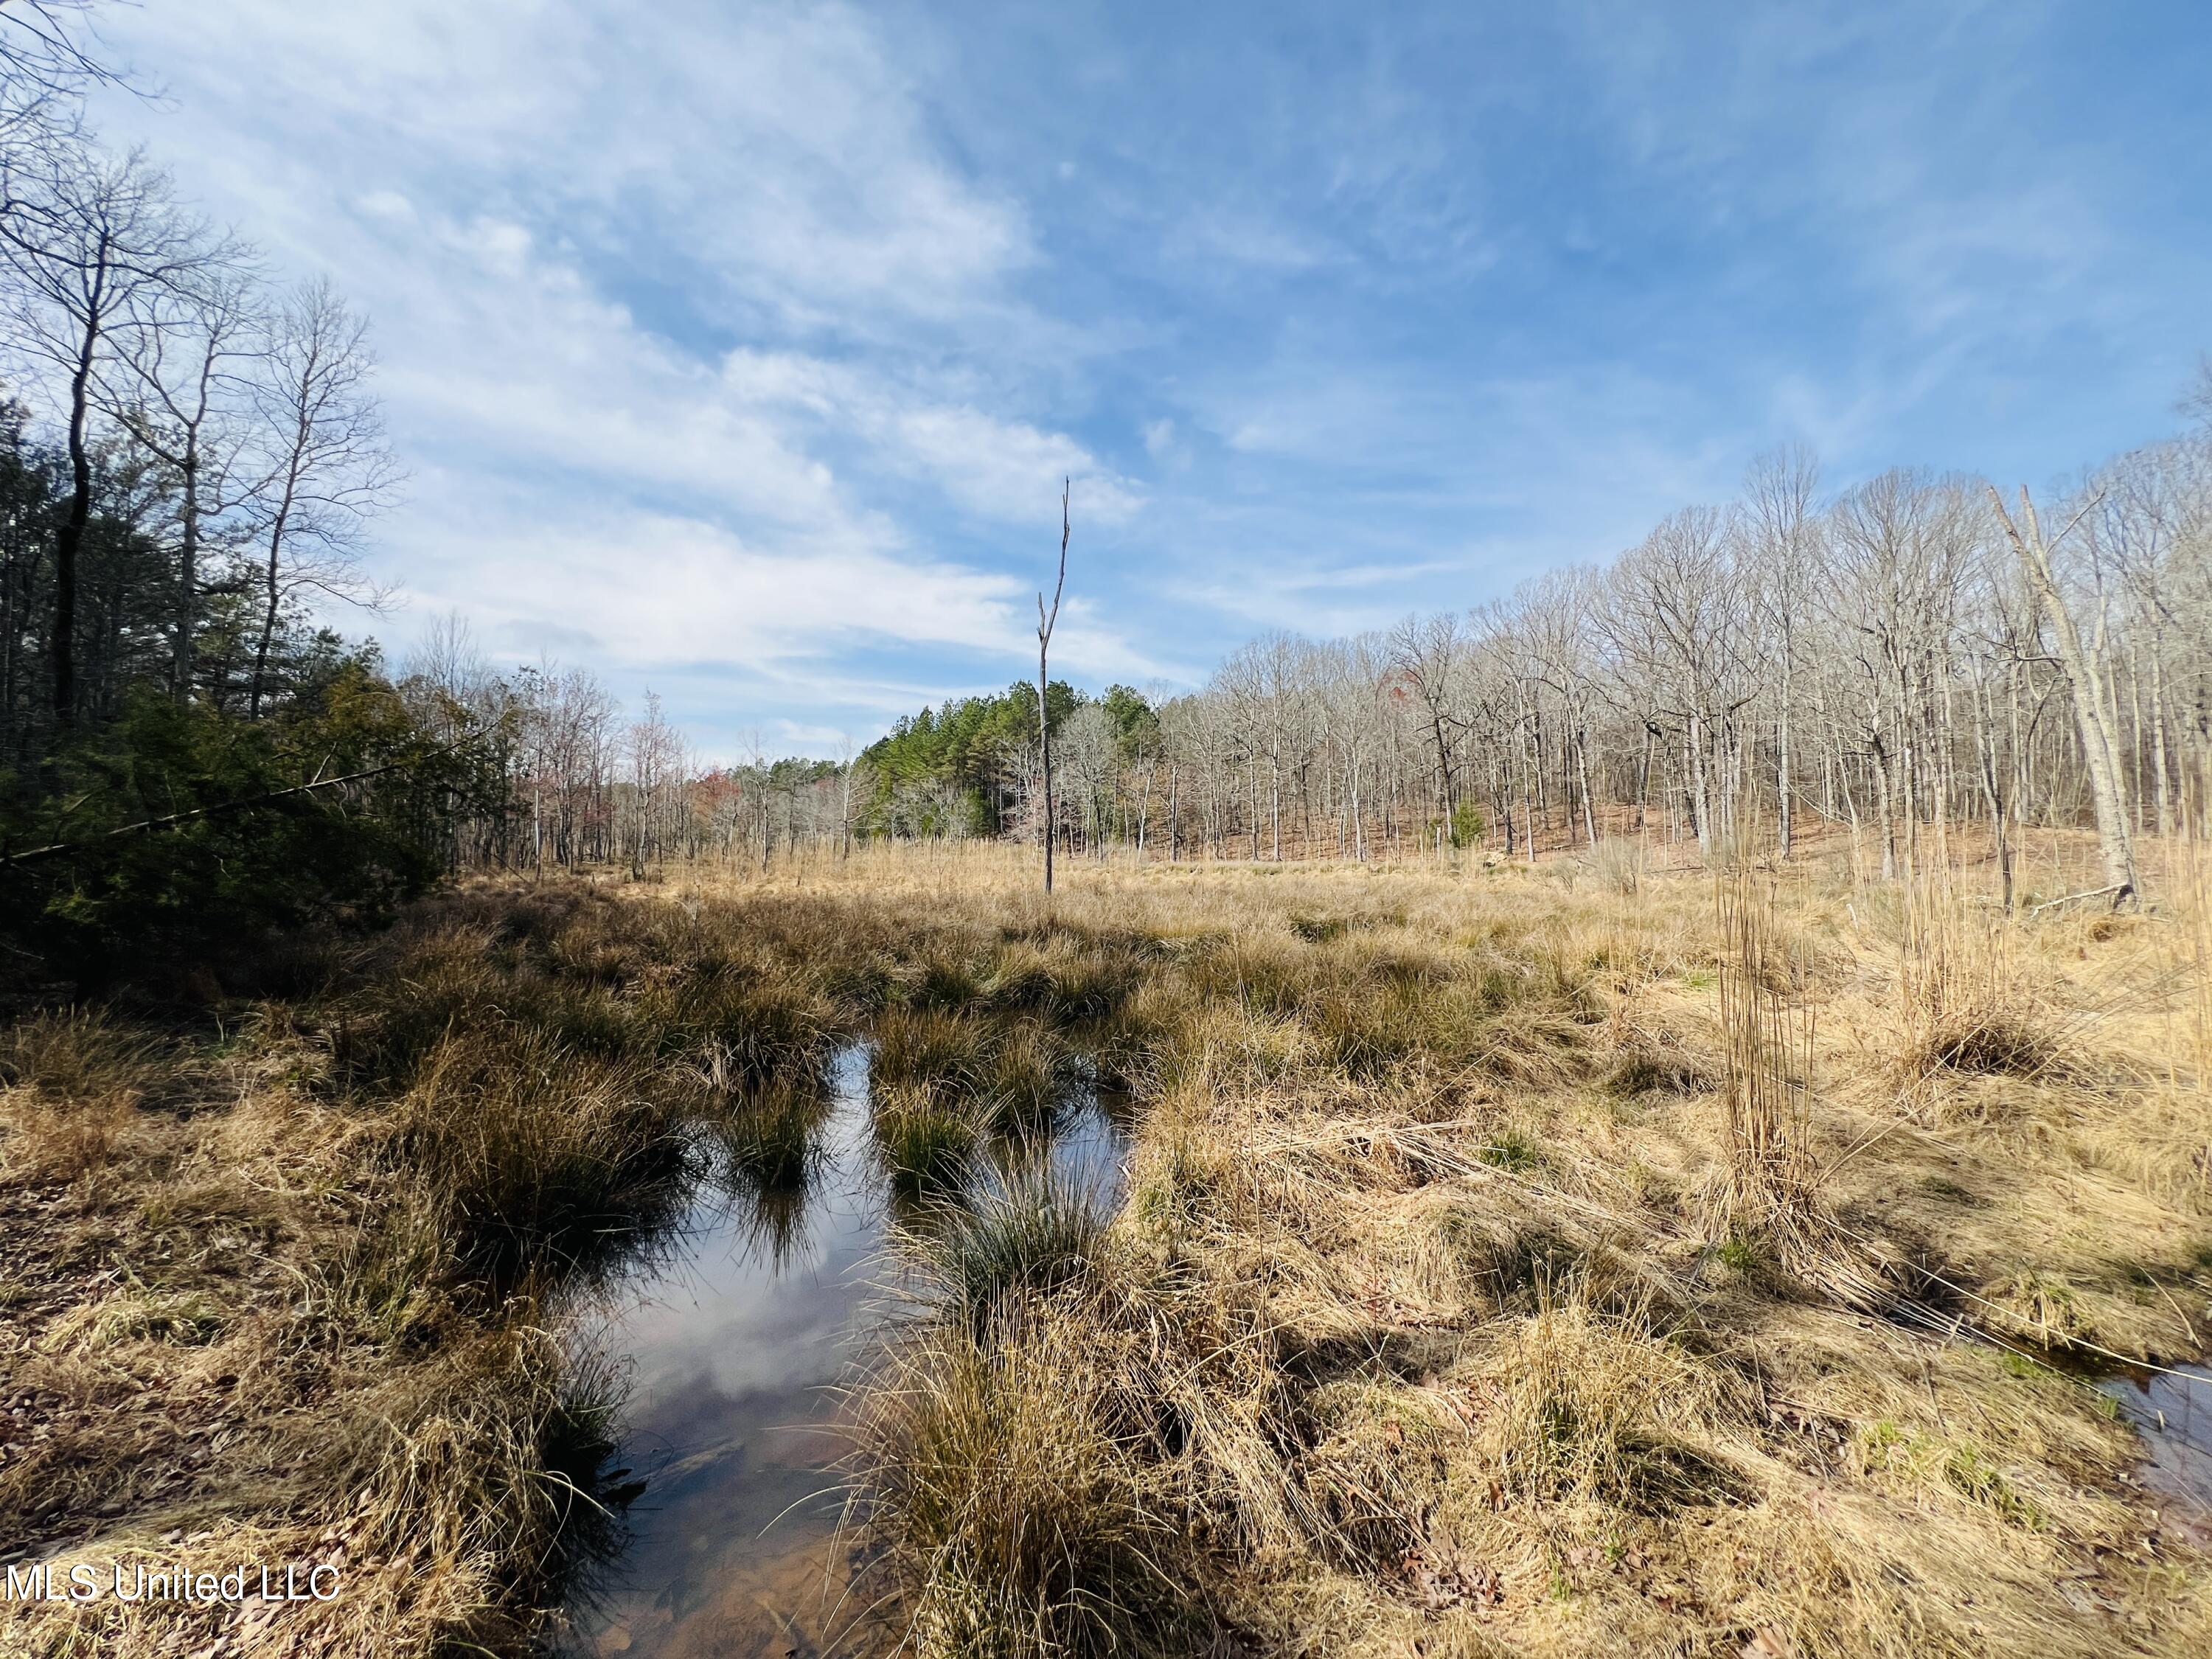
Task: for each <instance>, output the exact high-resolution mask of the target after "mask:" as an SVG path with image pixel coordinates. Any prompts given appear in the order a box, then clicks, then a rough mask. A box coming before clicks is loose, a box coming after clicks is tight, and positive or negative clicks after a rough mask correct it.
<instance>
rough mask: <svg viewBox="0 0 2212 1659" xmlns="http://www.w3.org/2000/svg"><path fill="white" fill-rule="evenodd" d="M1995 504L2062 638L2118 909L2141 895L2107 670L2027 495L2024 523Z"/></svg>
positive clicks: (2062, 659)
mask: <svg viewBox="0 0 2212 1659" xmlns="http://www.w3.org/2000/svg"><path fill="white" fill-rule="evenodd" d="M1990 501H1993V502H1994V503H1995V504H1996V509H1997V518H1998V520H1999V521H2000V522H2001V523H2002V525H2003V526H2004V532H2005V537H2006V539H2008V541H2010V542H2011V543H2012V547H2013V551H2014V552H2015V554H2016V555H2018V556H2019V558H2020V568H2021V574H2023V575H2024V576H2026V577H2027V585H2028V587H2029V589H2030V591H2032V592H2033V593H2034V594H2035V596H2036V598H2037V599H2038V600H2039V602H2040V603H2041V605H2042V606H2043V612H2044V615H2045V616H2046V617H2049V618H2050V619H2051V632H2052V633H2053V634H2055V635H2057V640H2058V660H2059V665H2061V666H2062V667H2063V669H2064V670H2065V671H2066V681H2067V684H2068V686H2069V689H2070V690H2072V692H2073V694H2074V721H2075V728H2076V730H2077V731H2078V732H2079V733H2080V735H2081V758H2082V761H2083V763H2084V764H2085V766H2086V767H2087V770H2088V774H2089V799H2090V803H2091V805H2093V807H2094V808H2095V811H2096V814H2097V841H2098V845H2099V848H2100V851H2101V852H2102V854H2103V855H2104V864H2105V882H2106V889H2107V890H2109V891H2110V892H2111V893H2112V908H2115V909H2118V908H2119V907H2120V905H2122V904H2123V903H2124V902H2127V901H2128V900H2130V899H2135V898H2139V897H2140V894H2141V890H2140V887H2139V885H2138V884H2137V882H2136V854H2135V846H2134V843H2133V842H2131V841H2130V838H2129V835H2128V810H2127V797H2126V793H2125V790H2126V786H2125V784H2124V782H2123V781H2122V779H2121V776H2120V769H2119V762H2118V750H2117V746H2116V745H2115V744H2114V742H2113V740H2112V721H2111V718H2110V717H2109V716H2108V714H2106V708H2105V684H2104V671H2103V665H2102V664H2101V663H2100V661H2099V660H2098V653H2097V652H2096V651H2094V650H2093V649H2092V648H2090V647H2087V646H2085V645H2084V644H2083V643H2082V641H2081V629H2079V628H2078V627H2076V626H2075V622H2074V613H2073V611H2070V610H2069V609H2068V607H2067V604H2066V599H2065V596H2064V595H2063V594H2062V593H2061V592H2059V591H2058V580H2057V577H2056V576H2055V575H2054V574H2052V572H2051V550H2050V549H2049V548H2048V547H2047V546H2045V543H2044V540H2043V529H2042V526H2040V525H2039V524H2038V523H2037V522H2036V517H2035V508H2034V507H2033V505H2032V504H2030V502H2029V501H2028V500H2027V492H2026V491H2022V492H2021V520H2022V521H2023V522H2022V523H2021V524H2015V523H2014V522H2013V517H2012V514H2011V513H2008V512H2006V511H2005V504H2004V498H2003V497H2002V496H2001V495H1998V494H1997V492H1996V489H1994V488H1992V489H1990Z"/></svg>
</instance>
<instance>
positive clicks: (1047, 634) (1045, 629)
mask: <svg viewBox="0 0 2212 1659" xmlns="http://www.w3.org/2000/svg"><path fill="white" fill-rule="evenodd" d="M1067 489H1068V481H1067V480H1066V479H1065V478H1063V479H1061V480H1060V574H1059V575H1058V576H1057V577H1056V578H1055V579H1054V581H1053V585H1052V609H1051V610H1050V611H1047V610H1046V609H1045V607H1044V595H1043V594H1042V593H1039V594H1038V595H1037V754H1038V765H1039V769H1040V770H1041V771H1042V774H1043V783H1044V820H1043V825H1044V890H1045V891H1046V892H1048V893H1049V892H1050V891H1052V708H1051V705H1050V702H1049V701H1048V697H1049V694H1050V692H1051V689H1052V674H1051V671H1050V669H1049V668H1048V665H1047V663H1046V656H1047V653H1049V652H1050V651H1051V649H1052V630H1053V629H1054V627H1056V626H1057V625H1058V624H1059V622H1060V592H1061V590H1063V589H1064V588H1066V586H1067Z"/></svg>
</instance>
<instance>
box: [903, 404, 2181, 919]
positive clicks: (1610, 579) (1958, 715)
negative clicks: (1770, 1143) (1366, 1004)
mask: <svg viewBox="0 0 2212 1659" xmlns="http://www.w3.org/2000/svg"><path fill="white" fill-rule="evenodd" d="M2197 401H2198V404H2199V405H2200V406H2201V405H2202V404H2203V403H2204V402H2205V399H2204V398H2199V399H2198V400H2197ZM1035 711H1036V702H1035V698H1034V695H1033V694H1030V695H1027V696H1025V689H1024V687H1021V686H1019V685H1017V686H1015V687H1013V688H1012V689H1011V690H1009V691H1008V692H1007V693H1006V695H1005V696H1003V697H999V698H990V699H971V700H969V701H966V702H956V703H953V704H950V705H948V706H946V707H945V708H944V709H943V710H942V711H940V712H934V713H933V711H930V710H924V711H923V712H922V713H921V714H920V715H918V716H915V717H914V718H913V719H911V720H905V721H902V722H901V723H900V725H899V726H898V727H897V728H896V729H895V731H894V732H893V733H892V734H891V736H890V738H886V739H884V742H882V743H880V744H877V745H876V746H875V747H873V748H872V749H871V750H868V751H867V756H866V758H867V759H868V760H869V761H870V762H871V763H873V764H874V765H876V767H877V768H878V776H877V778H876V779H875V781H874V783H873V786H872V791H871V793H870V794H869V796H868V799H869V801H870V803H871V807H870V810H871V812H872V818H871V821H870V825H869V827H870V828H871V829H874V830H876V831H877V832H878V833H887V834H894V835H948V834H950V835H962V834H967V835H993V834H998V835H1004V834H1019V833H1023V832H1024V830H1030V829H1031V818H1030V813H1029V811H1028V803H1029V802H1030V800H1031V799H1033V798H1034V795H1035V793H1036V787H1037V781H1038V780H1037V767H1036V757H1035V750H1036V742H1035V738H1034V737H1033V736H1032V735H1031V733H1032V732H1033V731H1034V726H1035ZM1052 713H1053V715H1054V747H1055V750H1056V751H1057V753H1058V755H1059V757H1060V763H1061V775H1062V777H1063V779H1064V780H1065V782H1064V790H1065V798H1066V801H1067V803H1068V809H1069V811H1068V818H1067V822H1066V823H1065V824H1064V825H1063V826H1062V829H1061V834H1062V835H1063V836H1064V837H1065V844H1066V846H1067V847H1068V848H1071V849H1073V848H1086V849H1088V850H1090V851H1091V852H1092V853H1094V854H1099V855H1103V854H1105V853H1106V852H1107V851H1109V849H1111V848H1117V847H1126V848H1130V849H1132V850H1138V851H1144V852H1146V853H1148V854H1152V855H1154V856H1158V857H1162V858H1167V859H1176V858H1186V857H1210V858H1231V857H1237V858H1246V859H1255V860H1279V859H1284V858H1301V857H1311V856H1327V857H1341V858H1352V859H1365V858H1371V857H1376V856H1398V855H1403V854H1406V853H1407V852H1410V851H1413V850H1415V849H1419V848H1436V847H1443V846H1447V845H1449V846H1457V847H1462V848H1469V847H1474V846H1482V847H1486V848H1490V849H1492V851H1494V852H1496V853H1498V854H1504V855H1505V856H1508V857H1515V856H1527V857H1533V856H1534V854H1535V851H1536V850H1537V848H1539V846H1540V845H1549V844H1558V845H1562V846H1573V845H1582V846H1589V845H1594V844H1595V842H1598V841H1600V840H1601V839H1602V838H1603V837H1604V836H1607V835H1608V834H1614V835H1618V834H1624V833H1641V834H1645V835H1650V834H1657V835H1660V836H1664V837H1668V838H1670V839H1673V840H1677V841H1681V842H1693V843H1694V844H1695V847H1696V848H1697V850H1698V851H1699V853H1700V854H1703V855H1704V856H1705V857H1707V858H1709V859H1710V858H1712V857H1714V856H1716V855H1717V853H1719V852H1720V851H1721V850H1723V848H1724V847H1726V846H1729V845H1733V844H1735V843H1736V842H1739V841H1740V839H1741V838H1742V837H1743V836H1747V835H1748V834H1750V833H1751V831H1752V828H1753V824H1754V823H1756V824H1757V825H1759V835H1760V836H1762V837H1766V838H1771V844H1772V846H1773V847H1774V848H1775V849H1776V850H1777V851H1778V852H1779V854H1781V855H1782V856H1784V857H1785V858H1786V857H1788V856H1790V854H1791V852H1792V850H1793V848H1794V847H1795V846H1796V842H1797V841H1798V840H1799V838H1800V836H1801V835H1802V829H1803V826H1804V825H1805V824H1806V823H1807V822H1808V820H1810V821H1813V822H1815V823H1819V824H1820V825H1823V826H1826V825H1839V826H1842V827H1843V828H1844V829H1847V830H1848V832H1849V833H1850V835H1851V836H1853V837H1854V838H1855V840H1856V841H1857V842H1858V844H1860V845H1861V846H1862V847H1863V848H1865V849H1866V851H1867V853H1868V855H1869V859H1870V860H1878V861H1879V866H1880V868H1881V871H1882V872H1883V873H1884V874H1885V875H1893V874H1895V873H1897V872H1899V870H1900V869H1902V868H1904V867H1905V866H1907V865H1908V864H1909V863H1911V861H1912V860H1914V859H1916V858H1917V857H1918V856H1919V855H1920V854H1922V852H1923V842H1924V841H1925V839H1926V838H1927V836H1929V834H1931V833H1932V832H1933V830H1934V829H1935V827H1936V826H1937V825H1939V824H1941V825H1944V826H1952V825H1957V824H1960V823H1978V824H1980V825H1983V826H1985V827H1986V829H1987V831H1988V833H1989V835H1990V839H1991V842H1992V843H1993V845H1994V848H1995V850H1996V858H1997V860H1998V863H1999V865H2000V867H2001V872H2002V879H2003V881H2004V883H2005V885H2006V890H2007V894H2008V896H2009V891H2010V885H2011V872H2012V858H2013V854H2014V851H2015V848H2016V845H2017V838H2018V833H2019V831H2020V830H2021V829H2022V828H2024V827H2026V826H2028V825H2032V824H2033V825H2056V826H2072V825H2084V826H2093V827H2094V828H2095V829H2097V831H2098V833H2099V841H2100V846H2101V847H2102V848H2103V849H2104V852H2105V856H2106V878H2107V881H2108V884H2109V889H2110V890H2111V891H2112V893H2113V894H2114V895H2115V896H2119V895H2122V894H2124V893H2126V892H2128V891H2130V890H2132V889H2134V888H2135V887H2136V886H2137V884H2138V877H2137V874H2136V860H2135V844H2136V841H2137V840H2138V839H2139V838H2141V837H2143V836H2152V835H2159V836H2163V835H2171V834H2175V833H2181V832H2186V833H2190V834H2193V835H2198V836H2202V835H2203V834H2204V833H2206V830H2207V829H2208V823H2207V819H2206V810H2207V807H2206V802H2207V795H2206V791H2205V789H2204V787H2203V785H2204V782H2205V781H2206V778H2207V768H2208V765H2212V427H2207V426H2200V427H2199V428H2198V429H2197V430H2195V431H2193V432H2191V433H2188V434H2185V435H2182V436H2179V437H2176V438H2174V439H2173V440H2172V441H2167V442H2163V443H2160V444H2156V445H2154V446H2152V447H2148V448H2146V449H2142V450H2140V451H2137V452H2135V453H2130V454H2127V455H2124V456H2123V457H2121V458H2119V459H2117V460H2115V461H2113V462H2112V463H2110V464H2108V465H2105V466H2103V467H2101V468H2099V469H2097V470H2096V471H2093V472H2092V473H2090V474H2088V475H2087V476H2086V477H2084V478H2083V479H2082V480H2081V482H2080V483H2077V484H2076V485H2075V486H2074V487H2073V488H2071V489H2067V490H2064V491H2061V492H2057V494H2055V495H2053V496H2052V497H2051V499H2050V500H2048V501H2044V502H2042V503H2036V502H2033V501H2030V500H2028V499H2027V497H2026V496H2024V495H2023V496H2021V497H2018V498H2007V497H2005V496H2003V495H2000V494H1999V492H1998V491H1997V490H1996V489H1994V488H1993V487H1992V486H1991V485H1990V484H1989V483H1987V482H1985V481H1984V480H1981V479H1977V478H1970V477H1960V476H1956V475H1938V474H1935V473H1931V472H1928V471H1913V470H1899V471H1889V472H1886V473H1883V474H1882V475H1881V476H1879V477H1874V478H1871V479H1869V480H1867V481H1865V482H1863V483H1857V484H1855V485H1852V486H1850V487H1849V488H1846V489H1839V490H1836V491H1833V492H1829V491H1826V490H1824V489H1823V488H1822V484H1821V480H1820V474H1819V471H1818V468H1817V465H1816V464H1815V462H1814V458H1813V457H1812V456H1810V455H1809V454H1808V453H1805V452H1803V451H1802V450H1796V449H1790V450H1784V451H1778V452H1777V453H1772V454H1770V455H1768V456H1765V457H1764V458H1762V459H1760V460H1759V461H1758V462H1757V463H1756V464H1755V465H1753V467H1752V468H1751V470H1750V471H1749V474H1748V476H1747V479H1746V481H1745V484H1744V488H1743V490H1742V492H1741V495H1739V496H1738V497H1737V498H1736V499H1735V500H1734V501H1729V502H1726V503H1723V504H1719V505H1713V506H1693V507H1684V508H1682V509H1680V510H1679V511H1677V512H1675V513H1671V514H1669V515H1668V517H1667V518H1666V519H1664V520H1662V521H1661V522H1660V523H1659V524H1658V525H1657V526H1655V527H1654V528H1653V529H1652V531H1651V532H1650V534H1649V535H1647V536H1646V537H1644V539H1643V540H1641V541H1640V542H1638V544H1636V545H1635V546H1633V547H1632V548H1629V549H1627V550H1624V551H1623V552H1621V553H1620V554H1619V555H1618V556H1615V557H1613V558H1612V559H1610V560H1608V561H1607V562H1602V563H1593V564H1589V565H1583V566H1575V567H1570V568H1562V569H1556V570H1553V571H1548V572H1547V573H1545V574H1542V575H1541V576H1539V577H1537V578H1535V579H1534V580H1530V581H1528V582H1526V583H1524V584H1522V586H1519V587H1517V588H1516V589H1515V590H1514V591H1513V592H1511V593H1510V594H1507V595H1505V596H1504V597H1502V598H1499V599H1493V600H1491V601H1489V602H1487V603H1486V604H1483V605H1479V606H1476V607H1474V608H1473V609H1471V610H1468V611H1446V612H1439V613H1436V614H1431V615H1426V616H1414V617H1407V619H1405V620H1404V621H1403V622H1401V623H1399V624H1398V625H1397V626H1395V627H1394V628H1391V629H1387V630H1383V631H1380V632H1376V633H1370V634H1364V635H1357V636H1354V637H1350V638H1343V639H1335V640H1319V641H1316V640H1310V639H1304V638H1299V637H1297V636H1294V635H1289V634H1283V633H1273V634H1268V635H1262V636H1261V637H1260V638H1258V639H1255V640H1254V641H1250V642H1249V643H1248V644H1246V645H1245V646H1243V647H1241V648H1240V649H1238V650H1237V651H1236V652H1235V653H1232V654H1231V656H1230V657H1229V658H1228V659H1227V660H1226V661H1225V662H1224V663H1223V664H1222V665H1221V666H1220V667H1219V669H1218V671H1216V672H1215V673H1214V674H1213V676H1212V678H1211V679H1210V680H1209V681H1208V683H1207V684H1206V685H1205V687H1204V688H1203V689H1201V690H1199V691H1196V692H1194V693H1190V694H1188V695H1183V696H1170V697H1164V698H1156V699H1152V700H1147V699H1145V698H1143V697H1141V696H1139V694H1137V693H1136V692H1134V691H1132V690H1128V689H1127V688H1123V687H1117V688H1115V690H1113V691H1111V692H1109V694H1108V695H1107V696H1105V697H1103V698H1100V699H1097V700H1091V699H1088V698H1085V697H1084V696H1080V695H1079V694H1077V693H1074V692H1072V691H1071V692H1069V693H1068V695H1067V697H1066V705H1065V707H1064V708H1054V710H1053V711H1052ZM1032 832H1033V831H1032Z"/></svg>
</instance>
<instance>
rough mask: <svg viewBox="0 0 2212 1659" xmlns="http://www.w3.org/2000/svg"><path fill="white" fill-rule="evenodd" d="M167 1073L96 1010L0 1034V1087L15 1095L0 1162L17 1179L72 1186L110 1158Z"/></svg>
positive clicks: (45, 1016)
mask: <svg viewBox="0 0 2212 1659" xmlns="http://www.w3.org/2000/svg"><path fill="white" fill-rule="evenodd" d="M165 1074H166V1066H165V1062H164V1059H163V1057H162V1055H161V1048H160V1045H159V1044H158V1043H156V1042H155V1041H154V1040H153V1039H151V1038H149V1037H148V1036H145V1035H144V1034H143V1033H142V1032H138V1031H135V1030H131V1028H130V1027H129V1026H127V1025H125V1024H123V1023H121V1022H119V1021H118V1020H117V1019H115V1018H113V1017H112V1016H111V1015H109V1014H107V1013H106V1012H101V1011H98V1010H84V1009H70V1010H66V1011H63V1012H41V1013H35V1014H33V1015H31V1016H30V1017H28V1018H25V1019H23V1020H21V1021H18V1022H17V1023H16V1024H14V1025H12V1026H10V1027H9V1028H8V1029H7V1030H5V1031H3V1032H0V1085H4V1086H5V1087H6V1088H7V1089H8V1090H9V1091H15V1092H18V1093H19V1094H20V1095H21V1103H20V1104H19V1105H18V1106H17V1108H16V1110H15V1113H14V1119H15V1121H14V1123H13V1126H12V1133H9V1135H8V1136H7V1138H6V1139H5V1140H4V1141H0V1156H4V1157H5V1158H6V1160H7V1164H9V1166H12V1171H13V1173H14V1174H15V1176H16V1177H17V1178H18V1179H23V1180H28V1181H33V1182H48V1181H58V1182H77V1181H82V1180H84V1179H87V1178H88V1177H90V1176H94V1175H95V1174H96V1173H97V1172H98V1171H100V1170H101V1169H103V1168H104V1167H105V1166H106V1164H108V1163H109V1161H110V1160H111V1159H112V1158H113V1157H114V1156H115V1154H116V1151H117V1148H118V1144H119V1143H120V1142H121V1141H122V1140H123V1139H125V1133H126V1130H127V1127H128V1125H129V1121H130V1118H131V1112H132V1110H133V1109H134V1108H136V1107H137V1104H138V1103H139V1102H140V1100H141V1099H142V1098H143V1097H145V1096H146V1095H147V1094H148V1093H149V1091H151V1090H153V1089H154V1088H155V1086H157V1084H158V1081H159V1079H161V1078H162V1077H163V1076H164V1075H165Z"/></svg>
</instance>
